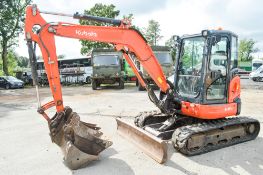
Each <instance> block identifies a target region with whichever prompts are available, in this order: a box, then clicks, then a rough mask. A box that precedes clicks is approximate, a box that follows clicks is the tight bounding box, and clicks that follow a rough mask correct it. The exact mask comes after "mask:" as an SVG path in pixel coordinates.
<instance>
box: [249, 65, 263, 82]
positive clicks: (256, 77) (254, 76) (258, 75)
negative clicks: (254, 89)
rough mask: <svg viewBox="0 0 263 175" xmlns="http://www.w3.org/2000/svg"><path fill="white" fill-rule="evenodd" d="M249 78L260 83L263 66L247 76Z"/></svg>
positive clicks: (262, 75)
mask: <svg viewBox="0 0 263 175" xmlns="http://www.w3.org/2000/svg"><path fill="white" fill-rule="evenodd" d="M249 78H250V79H252V80H253V81H262V80H263V65H262V66H260V67H259V68H258V69H257V70H255V71H253V72H251V73H250V74H249Z"/></svg>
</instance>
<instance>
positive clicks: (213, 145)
mask: <svg viewBox="0 0 263 175" xmlns="http://www.w3.org/2000/svg"><path fill="white" fill-rule="evenodd" d="M41 13H45V14H52V15H62V16H69V17H73V18H75V19H81V20H93V21H97V22H103V23H110V24H112V26H90V25H86V26H82V25H77V24H70V23H64V22H58V23H51V22H46V21H45V20H44V19H43V18H42V16H41ZM25 36H26V40H27V45H28V51H29V57H30V62H31V63H32V64H31V67H32V75H33V79H34V83H35V85H36V89H37V98H38V102H39V109H38V112H39V113H40V114H42V115H43V117H44V118H45V119H46V120H47V122H48V126H49V129H50V136H51V140H52V141H53V142H55V143H56V144H57V145H58V146H60V147H61V149H62V152H63V154H64V162H65V164H66V165H67V166H68V167H69V168H71V169H77V168H79V167H82V166H84V165H86V164H87V163H89V162H90V161H92V160H96V159H97V158H98V154H99V153H100V152H101V151H103V150H104V149H106V148H107V147H109V146H111V144H112V142H111V141H108V140H103V139H101V138H100V136H101V135H102V132H100V131H99V129H100V128H99V127H97V126H96V125H95V124H90V123H85V122H82V121H80V117H79V116H78V114H77V113H75V112H72V109H71V108H70V107H64V105H63V99H62V92H61V84H60V76H59V70H58V63H57V55H56V46H55V36H60V37H68V38H75V39H82V40H90V41H99V42H106V43H111V44H112V45H113V46H114V47H115V49H116V50H117V51H121V52H123V55H124V57H125V59H126V60H127V62H128V63H129V64H130V65H131V68H132V69H133V71H134V73H135V75H136V76H137V78H138V80H139V81H140V83H141V84H142V86H143V87H145V89H146V90H147V92H148V95H149V98H150V100H151V101H152V102H153V103H154V104H155V105H156V106H157V107H158V108H159V110H160V112H154V111H152V112H142V113H140V114H139V115H138V116H137V117H136V118H135V125H136V126H134V125H131V124H129V123H127V122H124V121H122V120H121V119H117V124H118V131H119V133H120V134H121V135H124V136H125V137H127V138H129V139H131V140H132V141H134V142H135V143H136V144H137V145H138V146H139V147H141V148H142V149H143V150H144V151H145V152H146V153H147V154H148V155H150V156H151V157H152V158H154V159H155V160H156V161H158V162H159V163H163V162H164V161H165V159H166V154H167V152H166V144H165V141H163V140H168V139H172V143H173V145H174V147H175V148H176V149H178V150H179V151H180V152H182V153H184V154H187V155H196V154H201V153H204V152H208V151H212V150H215V149H219V148H222V147H226V146H229V145H233V144H237V143H240V142H244V141H248V140H252V139H254V138H256V137H257V135H258V133H259V129H260V124H259V122H258V121H257V120H255V119H251V118H247V117H231V118H226V117H229V116H236V115H238V114H239V113H240V110H241V100H240V78H239V77H238V76H237V74H236V73H237V35H235V34H234V33H232V32H229V31H224V30H204V31H202V33H201V34H197V35H190V36H183V37H181V38H180V37H174V40H175V43H176V45H177V48H178V49H177V62H176V69H175V76H174V83H171V81H169V80H166V78H165V77H164V74H163V72H162V69H161V66H160V64H159V63H158V61H157V59H156V57H155V55H154V53H153V52H152V50H151V47H150V46H149V45H148V44H147V41H146V40H145V39H144V37H143V36H142V35H141V33H140V32H139V31H137V30H135V29H133V28H131V27H130V23H129V21H127V20H116V19H110V18H103V17H96V16H89V15H81V14H79V13H76V14H74V15H67V14H60V13H53V12H43V11H42V12H41V11H39V10H38V9H37V7H36V5H31V6H28V7H27V9H26V20H25ZM36 43H37V44H38V46H39V47H40V50H41V52H42V56H43V60H44V65H45V70H46V74H47V77H48V82H49V86H50V89H51V92H52V95H53V101H51V102H49V103H47V104H45V105H42V106H41V105H40V100H39V94H38V86H37V73H36V68H35V66H34V63H35V62H36V55H35V46H36ZM133 54H134V55H136V58H137V59H138V61H139V62H140V64H141V65H142V66H143V67H144V68H145V70H146V71H147V72H148V73H149V75H150V76H151V77H152V79H153V80H154V81H155V83H156V84H157V85H158V86H159V87H160V95H159V97H157V96H156V95H155V93H154V91H153V90H152V87H151V86H150V85H148V84H147V83H145V82H146V81H144V79H143V77H142V74H141V72H139V71H138V69H137V67H136V66H135V64H134V62H133V59H131V55H133ZM53 106H55V107H56V110H57V112H56V114H55V115H54V117H52V118H49V117H48V115H47V114H46V112H45V111H46V110H47V109H49V108H51V107H53Z"/></svg>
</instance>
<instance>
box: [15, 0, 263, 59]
mask: <svg viewBox="0 0 263 175" xmlns="http://www.w3.org/2000/svg"><path fill="white" fill-rule="evenodd" d="M33 2H34V3H35V4H37V6H38V8H39V9H40V10H42V11H53V12H62V13H69V14H74V13H75V12H80V13H82V12H83V11H84V9H89V8H91V7H92V6H94V4H95V3H104V4H114V5H115V6H116V9H118V10H120V13H121V14H120V16H119V18H121V17H122V16H123V15H125V14H129V13H132V14H134V21H133V24H135V25H137V26H140V27H147V23H148V21H149V20H150V19H154V20H156V21H158V22H159V23H160V26H161V35H163V36H164V37H163V39H162V41H160V44H164V42H165V41H166V40H167V39H168V38H169V37H170V36H171V35H175V34H176V35H183V34H193V33H199V32H201V30H203V29H216V28H218V27H222V28H223V29H226V30H231V31H233V32H235V33H237V34H238V35H239V38H241V39H242V38H253V39H254V40H256V41H257V45H256V46H257V47H258V48H259V49H260V52H259V53H257V54H255V57H263V10H262V7H263V1H262V0H202V1H200V0H45V1H43V0H33ZM43 16H44V18H45V19H46V20H47V21H49V22H51V21H63V22H71V23H78V20H74V19H71V18H67V17H57V16H55V17H54V16H50V15H43ZM56 44H57V54H64V55H66V57H67V58H71V57H79V56H81V55H80V48H81V45H80V43H79V41H78V40H73V39H65V38H59V37H56ZM16 51H17V52H18V53H19V54H20V55H24V56H27V48H26V43H25V41H24V36H21V37H20V39H19V47H18V48H17V49H16ZM38 54H39V53H38Z"/></svg>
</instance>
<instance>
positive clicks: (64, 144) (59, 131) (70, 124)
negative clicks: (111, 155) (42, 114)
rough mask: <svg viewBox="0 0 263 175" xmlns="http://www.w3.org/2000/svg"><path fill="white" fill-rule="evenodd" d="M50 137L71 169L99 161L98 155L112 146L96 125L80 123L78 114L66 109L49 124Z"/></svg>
mask: <svg viewBox="0 0 263 175" xmlns="http://www.w3.org/2000/svg"><path fill="white" fill-rule="evenodd" d="M49 129H50V137H51V140H52V142H54V143H56V144H57V145H58V146H59V147H60V148H61V150H62V152H63V154H64V163H65V165H66V166H67V167H69V168H70V169H73V170H75V169H78V168H81V167H84V166H86V165H87V164H88V163H89V162H91V161H93V160H97V159H98V154H99V153H100V152H102V151H103V150H105V149H106V148H108V147H109V146H111V145H112V142H111V141H108V140H103V139H101V138H100V136H101V135H102V132H100V131H99V129H100V128H99V127H97V126H96V125H95V124H91V123H85V122H82V121H80V117H79V116H78V114H77V113H75V112H72V109H71V108H69V107H66V108H65V110H64V111H63V112H60V113H57V114H56V115H55V116H54V117H53V118H52V119H51V122H50V123H49Z"/></svg>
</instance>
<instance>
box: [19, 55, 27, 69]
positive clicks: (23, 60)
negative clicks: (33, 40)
mask: <svg viewBox="0 0 263 175" xmlns="http://www.w3.org/2000/svg"><path fill="white" fill-rule="evenodd" d="M17 65H18V66H19V67H23V68H26V67H28V66H29V59H28V58H27V57H24V56H20V57H18V58H17Z"/></svg>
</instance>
